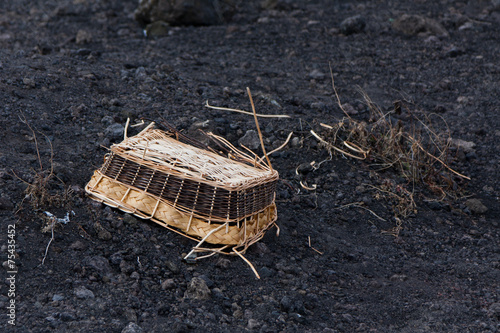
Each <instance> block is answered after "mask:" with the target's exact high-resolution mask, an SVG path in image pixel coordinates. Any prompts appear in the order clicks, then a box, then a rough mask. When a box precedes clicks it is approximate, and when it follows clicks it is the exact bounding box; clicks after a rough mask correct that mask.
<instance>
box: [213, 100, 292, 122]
mask: <svg viewBox="0 0 500 333" xmlns="http://www.w3.org/2000/svg"><path fill="white" fill-rule="evenodd" d="M205 107H207V108H210V109H214V110H222V111H232V112H237V113H242V114H246V115H249V116H252V115H253V113H252V112H248V111H243V110H239V109H231V108H223V107H220V106H212V105H210V104H208V101H207V102H206V103H205ZM257 117H261V118H291V117H290V116H289V115H286V114H258V113H257Z"/></svg>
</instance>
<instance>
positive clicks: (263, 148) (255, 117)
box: [247, 87, 273, 172]
mask: <svg viewBox="0 0 500 333" xmlns="http://www.w3.org/2000/svg"><path fill="white" fill-rule="evenodd" d="M247 93H248V98H250V104H251V105H252V111H253V118H254V119H255V126H256V127H257V132H258V133H259V139H260V145H261V147H262V152H263V153H264V156H265V157H266V160H267V165H268V166H269V168H271V172H272V171H273V166H272V165H271V161H270V160H269V156H267V154H266V147H265V146H264V140H263V139H262V132H261V131H260V126H259V120H258V119H257V113H256V112H255V105H254V104H253V99H252V93H251V92H250V88H248V87H247Z"/></svg>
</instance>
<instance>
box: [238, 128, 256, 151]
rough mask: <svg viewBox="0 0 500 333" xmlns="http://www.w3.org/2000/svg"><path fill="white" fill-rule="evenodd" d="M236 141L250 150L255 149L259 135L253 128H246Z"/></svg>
mask: <svg viewBox="0 0 500 333" xmlns="http://www.w3.org/2000/svg"><path fill="white" fill-rule="evenodd" d="M238 143H239V144H240V145H243V146H245V147H247V148H250V149H252V150H254V149H257V148H259V146H260V139H259V135H258V134H257V132H256V131H255V130H248V131H247V132H246V133H245V135H244V136H243V137H242V138H240V139H239V140H238Z"/></svg>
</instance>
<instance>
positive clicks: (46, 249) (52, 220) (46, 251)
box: [42, 218, 56, 265]
mask: <svg viewBox="0 0 500 333" xmlns="http://www.w3.org/2000/svg"><path fill="white" fill-rule="evenodd" d="M50 220H51V224H52V228H51V230H52V237H51V238H50V240H49V244H47V247H46V248H45V254H44V256H43V259H42V265H43V264H44V263H45V258H47V254H48V252H49V246H50V243H52V241H53V240H54V225H55V224H56V221H55V219H54V218H50Z"/></svg>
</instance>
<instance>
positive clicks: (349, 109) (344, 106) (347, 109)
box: [342, 103, 358, 116]
mask: <svg viewBox="0 0 500 333" xmlns="http://www.w3.org/2000/svg"><path fill="white" fill-rule="evenodd" d="M342 110H344V112H345V113H347V114H348V115H351V116H353V115H356V114H358V111H357V110H356V109H355V108H354V106H352V105H351V104H349V103H344V104H342Z"/></svg>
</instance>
